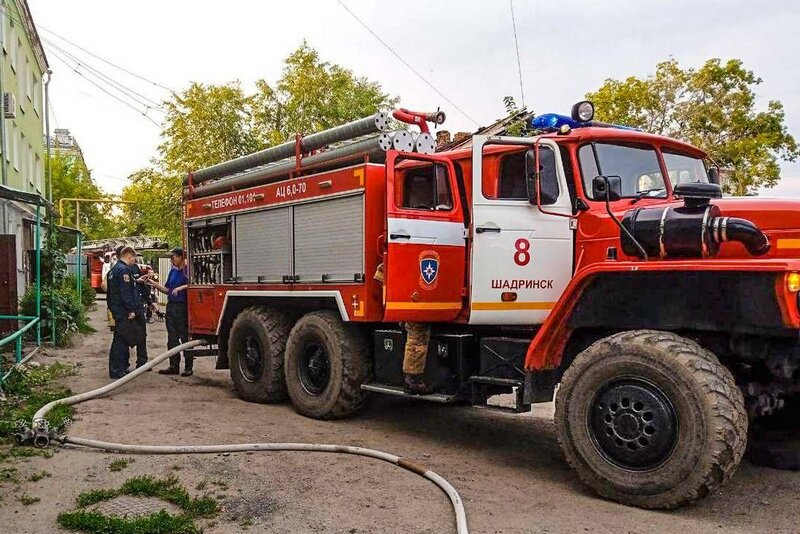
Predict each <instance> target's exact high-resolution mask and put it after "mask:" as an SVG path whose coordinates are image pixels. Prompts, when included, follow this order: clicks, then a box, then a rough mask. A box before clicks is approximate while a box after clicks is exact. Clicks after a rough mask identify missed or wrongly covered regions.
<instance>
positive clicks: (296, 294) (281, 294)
mask: <svg viewBox="0 0 800 534" xmlns="http://www.w3.org/2000/svg"><path fill="white" fill-rule="evenodd" d="M251 306H269V307H272V308H279V309H285V310H287V311H288V312H291V313H292V314H293V315H295V316H298V317H299V316H300V315H302V314H304V313H306V312H308V311H313V310H334V311H337V312H338V313H339V316H340V317H341V319H342V321H344V322H348V321H349V320H350V318H349V317H348V315H347V310H346V309H345V306H344V301H343V300H342V295H341V293H340V292H339V291H302V292H301V291H268V290H263V291H262V290H231V291H228V292H226V293H225V300H224V301H223V304H222V309H221V310H220V314H219V320H218V321H217V330H216V332H217V340H218V347H219V357H218V360H217V369H227V367H228V337H229V332H230V329H231V326H232V325H233V321H234V319H235V318H236V316H237V315H238V314H239V313H240V312H241V311H242V310H244V309H246V308H249V307H251Z"/></svg>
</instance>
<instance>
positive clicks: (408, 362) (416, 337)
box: [373, 263, 432, 395]
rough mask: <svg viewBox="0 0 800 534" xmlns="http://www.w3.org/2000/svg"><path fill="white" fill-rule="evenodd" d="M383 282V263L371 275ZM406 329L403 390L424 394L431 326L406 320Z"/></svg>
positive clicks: (426, 388) (404, 326)
mask: <svg viewBox="0 0 800 534" xmlns="http://www.w3.org/2000/svg"><path fill="white" fill-rule="evenodd" d="M373 278H374V279H375V280H376V281H377V282H380V283H381V284H383V282H384V280H385V274H384V267H383V263H381V264H379V265H378V268H377V269H376V270H375V276H374V277H373ZM403 328H405V330H406V346H405V352H404V353H403V390H404V391H405V392H406V393H411V394H412V395H426V394H428V393H431V392H432V391H431V389H430V388H429V387H428V385H427V384H425V381H424V380H423V374H424V373H425V362H426V361H427V359H428V343H430V340H431V327H430V325H428V324H426V323H415V322H411V321H407V322H405V323H403Z"/></svg>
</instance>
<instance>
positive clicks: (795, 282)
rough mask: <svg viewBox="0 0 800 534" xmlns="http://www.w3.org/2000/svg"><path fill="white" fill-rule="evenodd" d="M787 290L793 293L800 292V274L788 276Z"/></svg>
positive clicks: (793, 273)
mask: <svg viewBox="0 0 800 534" xmlns="http://www.w3.org/2000/svg"><path fill="white" fill-rule="evenodd" d="M786 289H788V290H789V291H791V292H792V293H797V292H800V273H798V272H792V273H789V274H787V275H786Z"/></svg>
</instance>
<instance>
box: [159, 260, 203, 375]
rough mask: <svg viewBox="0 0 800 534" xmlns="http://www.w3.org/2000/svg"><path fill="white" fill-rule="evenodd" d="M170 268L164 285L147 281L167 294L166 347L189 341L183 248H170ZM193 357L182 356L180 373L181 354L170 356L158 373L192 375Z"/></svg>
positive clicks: (186, 276)
mask: <svg viewBox="0 0 800 534" xmlns="http://www.w3.org/2000/svg"><path fill="white" fill-rule="evenodd" d="M170 259H171V261H172V268H171V269H170V271H169V276H167V281H166V282H165V283H164V285H161V284H159V283H158V282H156V281H155V280H148V281H147V283H148V284H150V285H152V286H153V287H155V288H156V289H158V290H159V291H161V292H162V293H164V294H165V295H167V320H166V321H167V348H168V349H172V348H174V347H177V346H178V345H180V344H181V343H186V342H187V341H189V313H188V311H187V307H186V288H187V287H188V286H189V277H188V275H187V273H186V259H185V254H184V252H183V249H182V248H180V247H177V248H174V249H172V254H171V258H170ZM193 363H194V361H193V358H192V357H191V356H184V367H183V372H182V373H180V364H181V355H180V354H176V355H175V356H172V357H170V359H169V367H168V368H167V369H161V370H160V371H158V372H159V374H162V375H177V374H178V373H180V375H181V376H192V373H193Z"/></svg>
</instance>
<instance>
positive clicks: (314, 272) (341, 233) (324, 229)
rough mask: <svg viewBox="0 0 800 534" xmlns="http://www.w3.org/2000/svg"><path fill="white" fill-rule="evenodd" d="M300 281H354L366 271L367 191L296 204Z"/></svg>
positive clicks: (296, 255) (296, 267) (296, 271)
mask: <svg viewBox="0 0 800 534" xmlns="http://www.w3.org/2000/svg"><path fill="white" fill-rule="evenodd" d="M294 275H295V277H296V280H297V281H299V282H354V281H357V280H360V279H361V278H363V275H364V195H358V196H351V197H345V198H337V199H333V200H324V201H320V202H312V203H309V204H301V205H299V206H295V207H294Z"/></svg>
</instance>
